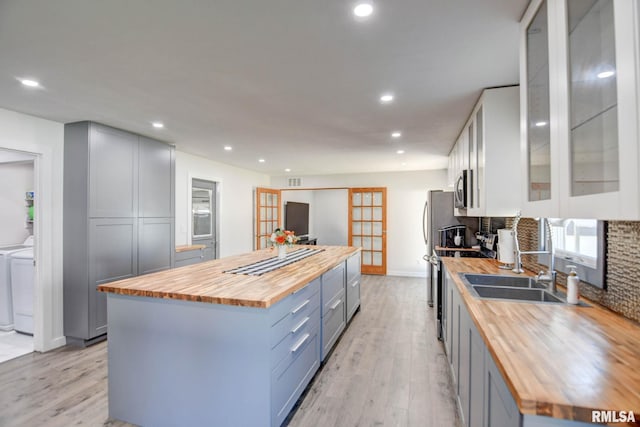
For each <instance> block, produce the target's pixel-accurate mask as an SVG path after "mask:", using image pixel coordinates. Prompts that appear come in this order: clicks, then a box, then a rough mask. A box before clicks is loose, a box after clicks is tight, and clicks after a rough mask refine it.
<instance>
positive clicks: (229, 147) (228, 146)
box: [224, 145, 233, 151]
mask: <svg viewBox="0 0 640 427" xmlns="http://www.w3.org/2000/svg"><path fill="white" fill-rule="evenodd" d="M231 150H233V147H231V146H230V145H225V146H224V151H231Z"/></svg>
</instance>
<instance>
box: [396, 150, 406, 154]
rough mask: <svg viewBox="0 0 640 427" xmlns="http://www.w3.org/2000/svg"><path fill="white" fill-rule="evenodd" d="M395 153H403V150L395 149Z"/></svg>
mask: <svg viewBox="0 0 640 427" xmlns="http://www.w3.org/2000/svg"><path fill="white" fill-rule="evenodd" d="M396 153H398V154H404V150H398V151H396Z"/></svg>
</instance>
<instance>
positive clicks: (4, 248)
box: [0, 149, 42, 363]
mask: <svg viewBox="0 0 640 427" xmlns="http://www.w3.org/2000/svg"><path fill="white" fill-rule="evenodd" d="M36 159H37V155H36V154H33V153H27V152H21V151H15V150H8V149H0V205H1V206H2V209H1V210H0V363H1V362H4V361H6V360H10V359H13V358H15V357H19V356H22V355H24V354H28V353H31V352H33V351H34V339H35V333H36V331H35V327H34V326H35V322H34V318H40V317H41V315H42V314H41V313H37V309H36V306H37V305H36V303H35V300H36V298H37V295H36V289H38V288H39V287H37V286H36V280H37V279H36V278H37V277H38V275H37V272H36V269H37V264H36V262H35V259H34V249H35V248H34V246H35V245H36V244H37V243H36V242H37V235H36V234H37V233H36V230H38V226H37V224H36V223H37V220H38V215H36V212H37V208H38V205H37V203H38V196H39V195H38V192H37V191H35V188H36V184H37V181H36V175H37V174H36Z"/></svg>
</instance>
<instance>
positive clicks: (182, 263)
mask: <svg viewBox="0 0 640 427" xmlns="http://www.w3.org/2000/svg"><path fill="white" fill-rule="evenodd" d="M199 262H202V258H200V257H197V258H187V259H182V260H176V262H175V263H174V265H173V266H174V267H175V268H178V267H184V266H185V265H192V264H197V263H199Z"/></svg>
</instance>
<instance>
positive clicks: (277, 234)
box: [269, 228, 298, 259]
mask: <svg viewBox="0 0 640 427" xmlns="http://www.w3.org/2000/svg"><path fill="white" fill-rule="evenodd" d="M269 240H271V243H273V245H274V246H275V247H276V248H277V249H278V258H279V259H285V258H286V257H287V246H291V245H293V244H294V243H296V242H297V241H298V238H297V237H296V235H295V233H294V232H293V231H289V230H281V229H279V228H276V230H275V231H274V232H273V234H271V237H270V239H269Z"/></svg>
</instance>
